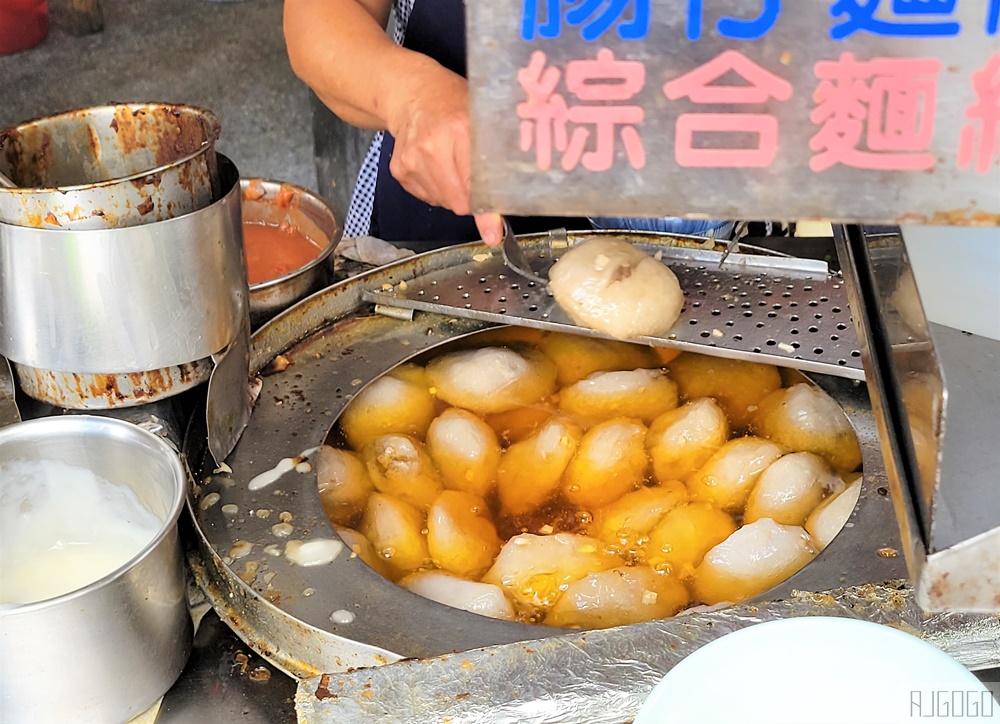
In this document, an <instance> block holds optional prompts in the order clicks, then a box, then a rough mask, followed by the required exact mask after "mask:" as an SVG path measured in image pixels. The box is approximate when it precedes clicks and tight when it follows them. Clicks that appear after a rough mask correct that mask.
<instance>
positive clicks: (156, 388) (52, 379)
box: [14, 357, 213, 410]
mask: <svg viewBox="0 0 1000 724" xmlns="http://www.w3.org/2000/svg"><path fill="white" fill-rule="evenodd" d="M212 366H213V365H212V360H211V359H210V358H208V357H206V358H205V359H201V360H197V361H195V362H190V363H188V364H182V365H176V366H173V367H166V368H164V369H159V370H150V371H148V372H124V373H121V374H84V373H78V372H57V371H53V370H40V369H36V368H34V367H29V366H27V365H20V364H15V365H14V371H15V374H16V376H17V381H18V383H19V384H20V387H21V390H23V391H24V393H25V394H26V395H28V396H29V397H32V398H34V399H36V400H40V401H42V402H47V403H48V404H50V405H55V406H56V407H61V408H64V409H67V410H110V409H115V408H122V407H135V406H137V405H146V404H149V403H150V402H156V401H157V400H162V399H165V398H167V397H172V396H174V395H178V394H180V393H182V392H185V391H187V390H190V389H193V388H195V387H197V386H198V385H200V384H202V383H204V382H207V381H208V378H209V377H210V376H211V374H212Z"/></svg>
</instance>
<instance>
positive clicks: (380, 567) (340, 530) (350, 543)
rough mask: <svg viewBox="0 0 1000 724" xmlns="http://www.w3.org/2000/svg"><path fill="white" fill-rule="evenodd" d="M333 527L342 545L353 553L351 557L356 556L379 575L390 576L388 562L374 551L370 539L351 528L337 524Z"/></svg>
mask: <svg viewBox="0 0 1000 724" xmlns="http://www.w3.org/2000/svg"><path fill="white" fill-rule="evenodd" d="M333 529H334V530H335V531H337V535H339V536H340V539H341V540H342V541H344V545H346V546H347V547H348V549H349V550H350V551H351V553H352V554H353V555H352V557H353V556H357V557H358V558H360V559H361V560H362V561H364V562H365V563H366V564H368V566H369V567H371V568H372V569H373V570H374V571H375V572H376V573H378V574H379V575H380V576H383V577H385V578H391V577H392V570H391V569H390V568H389V564H387V563H386V562H385V559H384V558H382V557H380V556H379V555H378V554H377V553H376V552H375V547H374V546H373V545H372V543H371V541H370V540H368V539H367V538H365V536H364V535H363V534H362V533H359V532H358V531H356V530H354V529H353V528H344V527H342V526H339V525H335V526H333Z"/></svg>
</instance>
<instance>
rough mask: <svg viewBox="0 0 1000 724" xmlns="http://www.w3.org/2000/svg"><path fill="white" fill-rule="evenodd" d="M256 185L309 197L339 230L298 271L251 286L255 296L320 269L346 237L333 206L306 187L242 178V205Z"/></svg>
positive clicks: (268, 180)
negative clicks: (245, 195)
mask: <svg viewBox="0 0 1000 724" xmlns="http://www.w3.org/2000/svg"><path fill="white" fill-rule="evenodd" d="M254 183H257V184H262V185H264V186H265V188H266V187H267V186H268V185H274V186H277V187H279V188H280V187H281V186H285V187H287V188H290V189H293V190H294V191H295V192H296V193H298V194H300V195H304V196H307V197H309V198H310V199H311V200H313V201H315V202H316V203H317V204H319V205H321V206H322V207H323V208H324V209H326V210H327V211H328V212H329V213H330V216H331V218H332V219H333V221H334V223H336V225H337V230H336V231H335V232H334V233H333V234H331V235H330V238H329V241H328V243H327V245H326V246H325V247H323V248H322V249H321V250H320V253H319V255H318V256H316V257H314V258H312V259H311V260H309V261H308V262H306V263H305V264H303V265H302V266H300V267H299V268H298V269H292V271H290V272H288V273H287V274H282V275H281V276H280V277H274V278H273V279H267V280H265V281H262V282H257V283H256V284H251V285H250V293H251V294H253V293H254V292H262V291H266V290H268V289H270V288H271V287H276V286H280V285H281V284H284V283H286V282H289V281H291V280H292V279H294V278H295V277H298V276H301V275H302V274H305V273H306V272H308V271H310V270H311V269H314V268H316V267H318V266H319V265H320V264H322V263H323V262H325V261H326V260H327V259H328V258H329V257H330V255H331V254H332V253H333V251H334V249H336V248H337V246H339V245H340V240H341V239H342V238H343V235H344V225H343V222H342V221H341V219H340V215H339V214H338V213H337V211H336V210H335V209H334V207H333V206H331V205H330V204H329V203H327V201H326V199H324V198H323V197H321V196H320V195H319V194H317V193H316V192H315V191H312V190H311V189H307V188H306V187H305V186H300V185H299V184H296V183H292V182H291V181H279V180H277V179H271V178H260V177H250V178H241V179H240V202H241V203H242V201H243V198H244V194H246V191H247V189H248V188H249V187H250V186H251V185H252V184H254ZM250 200H252V201H258V200H259V199H250Z"/></svg>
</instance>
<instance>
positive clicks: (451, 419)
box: [426, 407, 500, 496]
mask: <svg viewBox="0 0 1000 724" xmlns="http://www.w3.org/2000/svg"><path fill="white" fill-rule="evenodd" d="M426 445H427V452H428V453H430V456H431V459H432V460H433V461H434V462H435V464H436V465H437V469H438V471H439V472H440V473H441V478H442V479H443V482H444V486H445V487H446V488H448V489H449V490H464V491H465V492H467V493H473V494H475V495H480V496H485V495H488V494H489V493H490V491H492V490H493V486H494V484H495V483H496V477H497V466H499V465H500V441H499V440H497V436H496V433H495V432H493V428H491V427H490V426H489V425H487V424H486V423H485V422H483V421H482V419H481V418H479V417H477V416H475V415H473V414H472V413H471V412H466V411H465V410H460V409H458V408H455V407H452V408H449V409H447V410H445V411H444V412H442V413H441V414H440V415H438V416H437V417H436V418H434V421H433V422H432V423H431V425H430V427H429V428H427V442H426Z"/></svg>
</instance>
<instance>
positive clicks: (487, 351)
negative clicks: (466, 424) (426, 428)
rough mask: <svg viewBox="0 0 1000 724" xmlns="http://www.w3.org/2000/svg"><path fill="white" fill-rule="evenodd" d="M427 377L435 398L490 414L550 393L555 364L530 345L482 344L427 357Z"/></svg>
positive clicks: (552, 389)
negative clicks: (484, 346) (521, 346)
mask: <svg viewBox="0 0 1000 724" xmlns="http://www.w3.org/2000/svg"><path fill="white" fill-rule="evenodd" d="M427 379H428V380H429V381H430V383H431V385H432V387H433V389H434V390H435V394H436V395H437V397H438V399H441V400H444V401H445V402H447V403H448V404H449V405H454V406H455V407H462V408H465V409H466V410H471V411H473V412H478V413H482V414H490V413H494V412H503V411H505V410H512V409H514V408H515V407H522V406H524V405H531V404H534V403H536V402H539V401H540V400H542V399H544V398H546V397H548V396H549V395H551V394H552V393H553V392H554V391H555V389H556V366H555V364H554V363H553V362H552V361H551V360H550V359H549V358H548V357H546V356H545V355H544V354H542V353H541V352H539V351H538V350H536V349H534V348H523V349H522V348H518V349H517V350H515V349H512V348H507V347H486V348H484V349H469V350H463V351H461V352H451V353H449V354H446V355H443V356H441V357H438V358H436V359H433V360H431V362H430V363H428V365H427ZM428 424H429V423H428Z"/></svg>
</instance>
